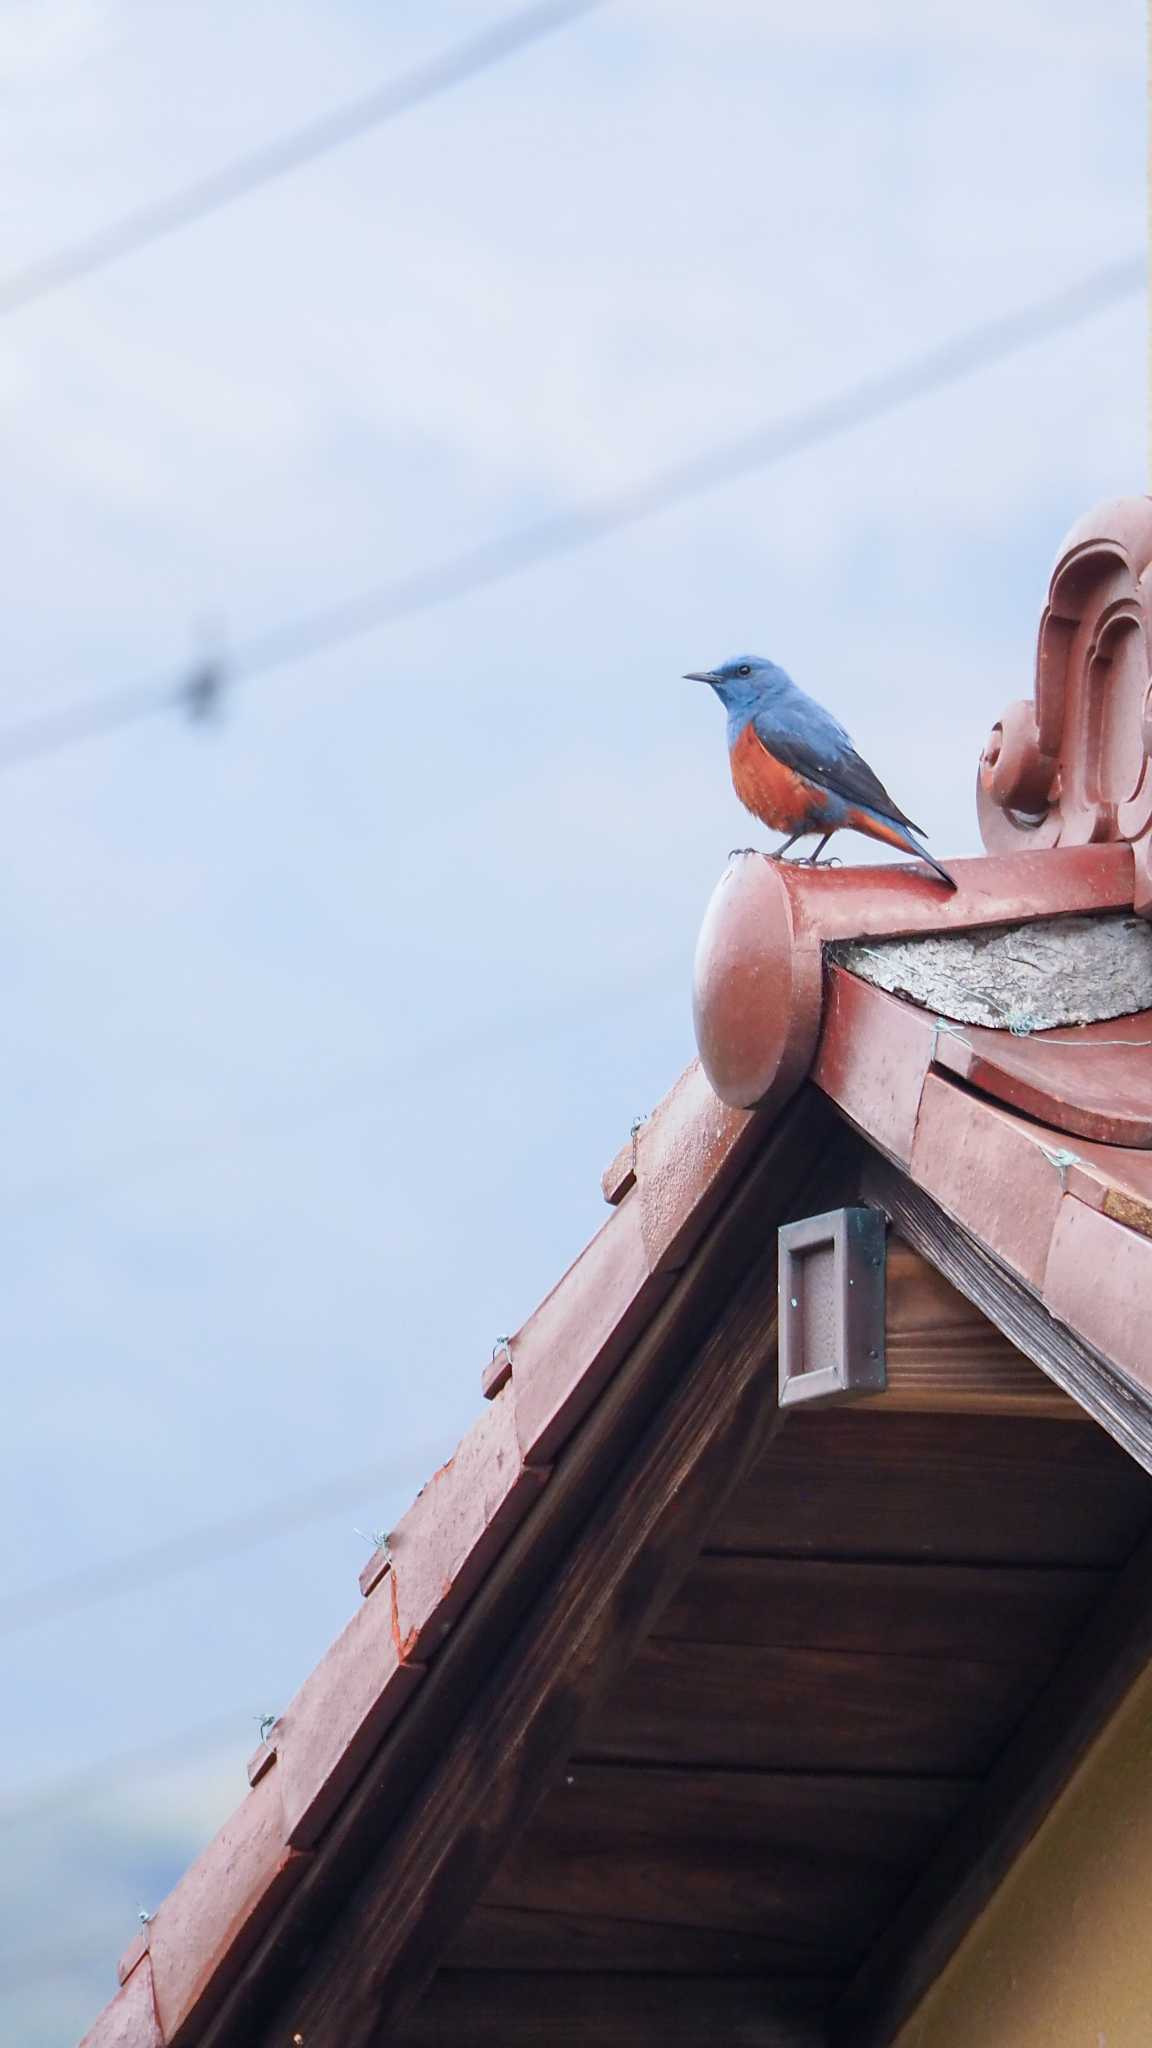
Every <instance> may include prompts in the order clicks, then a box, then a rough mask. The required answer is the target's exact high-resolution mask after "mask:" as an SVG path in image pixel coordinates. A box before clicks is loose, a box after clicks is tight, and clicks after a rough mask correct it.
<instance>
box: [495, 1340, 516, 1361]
mask: <svg viewBox="0 0 1152 2048" xmlns="http://www.w3.org/2000/svg"><path fill="white" fill-rule="evenodd" d="M497 1352H503V1354H504V1363H505V1365H511V1363H512V1340H511V1338H510V1337H497V1339H496V1342H495V1343H494V1345H493V1346H492V1360H493V1363H495V1360H496V1354H497Z"/></svg>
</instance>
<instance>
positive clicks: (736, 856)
mask: <svg viewBox="0 0 1152 2048" xmlns="http://www.w3.org/2000/svg"><path fill="white" fill-rule="evenodd" d="M759 851H760V849H759V847H757V846H730V847H729V849H728V858H729V860H743V859H744V857H745V855H746V854H749V853H758V852H759Z"/></svg>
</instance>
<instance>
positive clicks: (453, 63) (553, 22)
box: [0, 0, 605, 318]
mask: <svg viewBox="0 0 1152 2048" xmlns="http://www.w3.org/2000/svg"><path fill="white" fill-rule="evenodd" d="M604 4H605V0H538V4H537V5H535V6H530V7H525V8H522V9H520V10H519V11H518V12H517V13H515V14H510V15H508V16H506V17H505V19H504V20H503V21H498V22H496V23H495V24H494V26H493V27H491V28H486V29H481V30H480V31H479V33H478V34H476V35H474V36H468V37H466V38H465V40H464V41H463V42H461V43H458V44H457V45H456V47H455V48H454V49H452V50H448V51H446V52H445V53H444V55H443V56H441V57H433V58H432V59H431V61H430V62H428V63H426V64H420V65H417V67H416V68H415V69H414V70H412V71H408V72H406V73H405V74H404V76H403V77H401V78H397V79H392V80H390V81H389V83H388V84H387V85H383V86H377V87H376V88H375V90H374V91H372V92H370V93H364V94H362V95H361V96H360V97H358V98H357V99H354V100H349V101H347V102H346V103H345V105H344V106H342V107H337V108H335V109H334V110H333V112H332V113H330V114H324V115H322V116H321V117H320V118H319V119H318V120H315V121H309V122H308V123H307V124H306V125H305V126H304V127H303V128H295V129H293V130H292V131H291V132H290V133H289V134H287V135H281V136H278V137H277V138H276V140H275V141H273V142H269V143H266V144H265V145H264V147H263V148H261V149H257V150H253V151H251V152H250V154H248V155H246V156H242V157H237V158H236V159H235V161H234V162H232V163H230V164H226V165H225V166H224V167H223V168H222V169H221V170H218V171H213V172H211V173H210V174H209V175H208V176H207V177H204V178H198V179H197V180H196V181H195V182H194V183H193V184H191V185H186V186H184V188H183V189H182V190H181V191H179V192H173V193H171V194H170V195H169V197H168V198H166V199H158V200H153V201H151V202H150V203H149V204H148V205H146V206H141V207H137V208H135V209H134V210H133V211H132V212H131V213H126V214H124V215H123V216H122V217H121V218H120V219H119V220H116V221H110V222H109V223H108V224H107V226H105V227H102V228H97V229H96V230H95V232H94V233H92V234H90V235H85V236H83V237H81V238H79V239H78V240H77V241H75V242H71V243H68V244H66V245H65V246H64V247H63V248H60V249H55V250H53V251H52V252H51V253H50V254H49V255H47V256H42V257H40V258H39V259H38V260H37V261H36V262H33V263H30V264H27V265H26V266H25V267H24V268H23V269H22V270H17V271H13V272H12V273H11V274H10V275H9V276H8V277H6V278H3V279H0V318H2V317H3V316H5V315H7V314H10V313H17V312H21V311H22V310H23V309H24V307H26V306H30V305H32V304H34V303H35V301H36V300H38V299H43V298H46V297H47V296H48V294H49V293H51V292H58V291H62V290H63V289H64V287H65V286H66V285H70V284H76V283H78V282H79V280H80V279H81V278H85V277H91V276H93V275H94V274H95V273H96V272H97V271H99V270H106V269H108V267H109V266H110V265H111V264H113V263H120V262H122V261H123V260H124V258H125V257H128V256H134V255H135V254H136V253H137V251H138V250H140V249H146V248H148V247H149V246H150V245H151V244H152V243H153V242H159V241H161V240H163V239H164V238H166V237H167V236H168V235H174V234H178V233H179V232H180V231H181V230H182V229H183V228H187V227H191V226H193V225H194V223H195V222H197V221H201V220H205V219H206V218H207V217H208V215H210V214H213V213H219V212H221V211H222V209H223V208H224V207H226V206H232V205H234V204H235V203H236V201H237V200H239V199H245V198H247V196H248V194H249V193H250V192H255V191H257V190H259V188H260V187H261V186H263V185H271V184H273V183H274V182H275V181H276V180H277V179H278V178H284V177H287V176H288V175H289V174H290V173H291V172H292V171H298V170H301V169H302V168H303V166H304V165H305V164H310V163H315V162H316V161H317V159H318V158H320V157H324V156H329V155H331V154H332V152H333V151H334V150H337V149H342V148H343V147H344V146H345V144H346V143H349V142H354V141H356V140H357V138H358V137H359V136H361V135H366V134H368V133H369V132H370V131H371V130H372V129H374V128H380V127H382V126H383V125H384V124H385V123H386V122H388V121H395V120H397V119H398V118H399V117H400V115H402V114H407V113H409V112H411V110H412V108H413V107H418V106H422V105H423V104H424V103H425V102H426V101H428V100H432V99H436V98H438V97H439V95H440V94H441V93H445V92H450V91H451V90H452V88H453V87H454V86H457V85H463V84H464V83H465V82H466V81H467V80H468V79H470V78H475V77H476V76H477V74H478V73H479V72H482V71H490V70H492V69H493V67H494V66H495V65H497V64H500V63H502V62H503V61H504V59H505V58H506V57H512V56H515V55H516V54H517V52H518V51H520V50H522V49H524V48H525V47H526V46H527V45H528V44H529V43H534V42H539V41H540V40H541V38H542V37H544V36H548V35H552V34H554V33H555V31H556V30H557V29H561V28H566V27H567V26H568V24H569V23H570V22H573V21H577V20H579V19H580V18H581V16H583V15H586V14H591V13H592V12H594V10H595V9H596V8H597V7H601V6H603V5H604Z"/></svg>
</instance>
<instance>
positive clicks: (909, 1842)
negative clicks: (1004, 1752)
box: [485, 1758, 971, 1968]
mask: <svg viewBox="0 0 1152 2048" xmlns="http://www.w3.org/2000/svg"><path fill="white" fill-rule="evenodd" d="M970 1790H971V1784H970V1783H969V1782H966V1781H964V1780H957V1779H953V1778H949V1779H941V1778H912V1777H870V1776H867V1775H865V1774H864V1773H863V1772H860V1773H845V1774H843V1775H841V1776H838V1777H829V1776H808V1775H805V1774H804V1773H801V1772H792V1773H788V1772H781V1773H775V1772H760V1771H714V1770H677V1769H672V1768H667V1767H659V1766H649V1767H646V1768H636V1767H633V1766H631V1765H628V1764H605V1763H593V1762H583V1761H581V1760H580V1759H579V1758H577V1759H574V1760H573V1761H572V1762H570V1763H568V1764H566V1766H565V1768H564V1770H563V1773H562V1775H561V1777H560V1780H559V1782H558V1784H556V1785H555V1786H554V1787H553V1788H552V1790H550V1791H549V1792H548V1793H547V1794H546V1796H545V1798H544V1799H543V1801H542V1802H541V1804H540V1806H539V1808H538V1809H537V1812H536V1815H535V1817H534V1819H533V1821H532V1824H531V1826H530V1827H529V1828H528V1829H527V1830H526V1832H525V1833H524V1834H523V1835H522V1836H521V1837H520V1839H519V1840H518V1841H517V1842H516V1843H515V1844H514V1845H513V1847H512V1848H511V1850H510V1851H509V1853H508V1855H507V1856H506V1857H505V1859H504V1861H503V1862H502V1863H501V1865H500V1868H499V1870H498V1871H497V1872H496V1873H495V1876H494V1877H493V1879H492V1882H491V1884H490V1885H489V1887H488V1889H487V1891H486V1893H485V1901H486V1903H488V1904H490V1905H501V1906H521V1907H523V1906H534V1907H538V1908H544V1909H546V1910H548V1911H550V1912H566V1913H576V1914H589V1913H596V1912H605V1911H609V1910H611V1911H612V1912H613V1913H614V1914H618V1915H619V1916H620V1918H621V1919H622V1920H627V1921H645V1922H648V1923H652V1922H657V1921H663V1922H666V1923H670V1924H675V1925H680V1926H683V1927H687V1928H701V1927H711V1928H714V1929H716V1930H718V1931H727V1932H728V1933H733V1932H740V1933H744V1934H748V1935H759V1936H761V1937H764V1938H767V1939H770V1940H773V1941H776V1942H786V1943H789V1944H793V1945H794V1944H803V1945H805V1946H806V1947H816V1948H824V1949H833V1950H835V1952H836V1954H837V1957H838V1960H839V1963H840V1966H841V1967H842V1968H843V1967H845V1966H847V1965H853V1964H855V1963H856V1962H857V1961H858V1959H859V1957H860V1955H861V1954H862V1953H863V1950H864V1948H865V1945H866V1944H867V1943H868V1942H870V1941H874V1940H875V1939H876V1937H877V1935H878V1934H879V1932H880V1930H881V1929H882V1927H883V1926H884V1924H885V1922H886V1920H887V1919H888V1917H889V1915H890V1914H891V1912H892V1911H893V1910H894V1908H895V1906H896V1904H897V1903H898V1901H899V1900H900V1899H902V1898H903V1897H904V1895H905V1893H906V1892H907V1890H908V1886H909V1884H910V1883H911V1882H912V1879H913V1877H914V1875H915V1873H916V1872H917V1871H918V1870H920V1869H921V1868H922V1867H923V1865H924V1862H925V1860H926V1859H927V1857H928V1856H929V1855H930V1854H931V1853H932V1850H933V1849H934V1847H935V1845H936V1844H937V1842H938V1841H939V1840H940V1838H941V1836H942V1835H943V1833H944V1831H945V1829H946V1828H947V1827H948V1825H949V1823H950V1822H951V1821H952V1820H953V1819H954V1818H955V1816H956V1814H957V1813H958V1812H959V1810H960V1808H961V1806H962V1805H963V1802H964V1800H965V1798H966V1797H967V1796H968V1793H969V1792H970Z"/></svg>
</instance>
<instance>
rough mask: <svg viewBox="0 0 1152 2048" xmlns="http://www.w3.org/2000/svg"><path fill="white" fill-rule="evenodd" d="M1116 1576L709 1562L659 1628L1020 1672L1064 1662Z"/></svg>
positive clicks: (702, 1637)
mask: <svg viewBox="0 0 1152 2048" xmlns="http://www.w3.org/2000/svg"><path fill="white" fill-rule="evenodd" d="M1108 1583H1109V1579H1108V1574H1107V1573H1106V1572H1102V1571H1078V1570H1071V1569H1069V1570H1061V1569H1059V1568H1057V1567H1048V1568H1033V1567H1030V1566H1017V1565H955V1564H944V1565H935V1564H916V1563H911V1564H869V1563H862V1562H860V1561H858V1560H854V1561H850V1562H844V1561H842V1560H840V1559H824V1558H791V1557H787V1558H772V1557H738V1556H734V1555H730V1556H720V1557H714V1556H712V1555H710V1554H709V1555H706V1556H704V1557H702V1558H701V1559H700V1562H699V1564H697V1565H696V1566H695V1568H694V1570H693V1571H692V1572H691V1573H690V1574H689V1576H688V1578H687V1579H685V1581H684V1584H683V1585H682V1586H681V1587H680V1588H679V1590H678V1592H676V1593H675V1594H674V1596H673V1598H672V1600H671V1601H670V1602H669V1604H668V1606H667V1607H666V1608H665V1610H664V1612H663V1614H662V1615H661V1616H660V1618H659V1620H658V1621H657V1623H656V1628H655V1630H654V1634H655V1635H656V1636H669V1637H677V1638H680V1639H682V1640H684V1641H687V1642H696V1643H759V1644H765V1645H766V1644H776V1645H781V1646H782V1645H784V1644H792V1645H794V1646H796V1647H797V1648H800V1649H809V1650H862V1651H868V1652H871V1653H872V1654H874V1655H876V1654H880V1653H883V1654H885V1655H898V1656H908V1657H945V1658H948V1657H974V1658H977V1659H979V1660H980V1661H982V1662H986V1663H993V1664H994V1663H1000V1662H1008V1663H1017V1662H1022V1661H1024V1660H1025V1659H1028V1658H1040V1659H1043V1658H1046V1657H1051V1656H1055V1654H1056V1652H1057V1651H1058V1650H1059V1649H1061V1648H1062V1647H1063V1645H1064V1643H1065V1642H1066V1641H1067V1639H1068V1636H1069V1635H1070V1633H1071V1632H1072V1630H1073V1629H1074V1628H1076V1627H1077V1626H1078V1624H1079V1623H1080V1622H1082V1621H1083V1619H1084V1617H1085V1616H1086V1615H1087V1613H1088V1610H1089V1608H1090V1606H1091V1604H1092V1602H1093V1601H1094V1600H1095V1599H1096V1598H1097V1597H1098V1595H1099V1594H1100V1592H1101V1590H1102V1589H1104V1590H1107V1586H1108Z"/></svg>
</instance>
